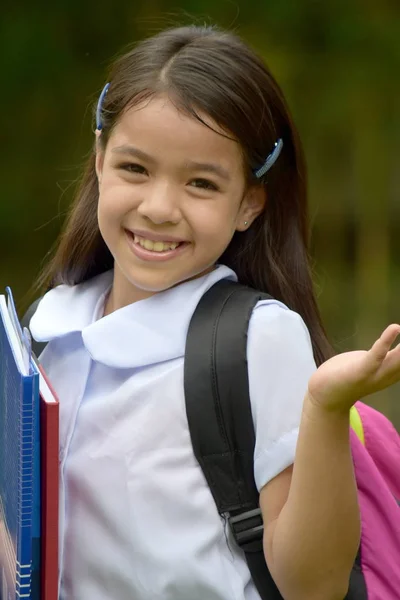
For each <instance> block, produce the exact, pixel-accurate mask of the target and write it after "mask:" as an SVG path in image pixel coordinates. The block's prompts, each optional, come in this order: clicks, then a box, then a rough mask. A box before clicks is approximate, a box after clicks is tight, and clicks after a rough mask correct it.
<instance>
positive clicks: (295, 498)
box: [31, 27, 400, 600]
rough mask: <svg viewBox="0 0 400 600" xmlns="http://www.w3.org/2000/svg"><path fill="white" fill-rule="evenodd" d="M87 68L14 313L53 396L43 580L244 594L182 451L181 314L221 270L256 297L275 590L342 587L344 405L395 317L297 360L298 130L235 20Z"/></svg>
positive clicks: (97, 587) (307, 281)
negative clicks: (75, 160) (75, 174)
mask: <svg viewBox="0 0 400 600" xmlns="http://www.w3.org/2000/svg"><path fill="white" fill-rule="evenodd" d="M108 81H109V84H107V86H106V87H105V88H104V90H103V93H102V94H101V97H100V100H99V103H98V108H97V129H96V141H95V151H94V153H93V155H92V156H91V157H90V159H89V161H88V164H87V167H86V170H85V173H84V176H83V179H82V183H81V186H80V189H79V191H78V194H77V197H76V201H75V204H74V206H73V208H72V211H71V214H70V217H69V220H68V223H67V226H66V229H65V231H64V233H63V235H62V237H61V240H60V243H59V246H58V249H57V251H56V254H55V256H54V259H53V260H52V262H51V263H50V265H49V266H48V268H47V269H46V271H45V273H44V276H43V280H42V281H43V282H47V283H48V284H50V288H51V289H50V291H48V293H47V294H46V295H45V296H44V298H43V299H42V301H41V302H40V304H39V307H38V310H37V312H36V314H35V315H34V317H33V319H32V321H31V331H32V334H33V337H34V338H35V339H36V340H37V341H46V342H49V344H48V345H47V347H46V349H45V350H44V352H43V354H42V356H41V362H42V363H43V365H44V368H45V369H46V370H47V372H48V374H49V376H50V378H51V381H52V383H53V385H54V387H55V389H56V391H57V392H58V395H59V397H60V404H61V415H60V465H61V489H60V493H61V510H60V536H61V553H60V598H61V599H62V600H67V599H68V600H73V599H74V600H110V599H111V598H113V599H118V600H131V599H132V598H135V600H154V599H155V598H160V599H163V600H168V599H171V600H232V599H235V600H244V599H246V600H255V599H257V598H259V596H258V594H257V592H256V589H255V587H254V584H253V582H252V581H251V578H250V574H249V571H248V569H247V565H246V562H245V560H244V558H243V555H242V553H241V551H240V550H239V549H237V548H236V547H234V546H232V545H230V544H229V543H228V541H227V539H226V536H225V529H224V524H223V523H222V522H221V520H220V518H219V515H218V513H217V511H216V508H215V505H214V502H213V499H212V496H211V494H210V491H209V489H208V487H207V484H206V482H205V479H204V477H203V474H202V472H201V470H200V467H199V465H198V464H197V462H196V460H195V458H194V455H193V451H192V447H191V443H190V436H189V431H188V424H187V419H186V414H185V403H184V396H183V359H184V348H185V338H186V333H187V329H188V324H189V321H190V318H191V316H192V314H193V312H194V310H195V307H196V305H197V303H198V301H199V299H200V298H201V297H202V295H203V294H204V293H205V292H206V290H207V289H209V288H210V287H211V286H212V285H213V284H214V283H215V282H217V281H219V280H221V279H224V278H226V279H233V280H236V279H238V280H239V281H240V282H242V283H245V284H247V285H250V286H252V287H254V288H257V289H259V290H262V291H268V292H269V293H270V294H271V295H272V296H273V297H274V298H276V300H269V301H263V302H260V303H259V304H258V305H257V307H256V308H255V310H254V311H253V314H252V317H251V320H250V328H249V337H248V371H249V385H250V394H251V402H252V412H253V418H254V424H255V430H256V450H255V456H254V470H255V477H256V481H257V486H258V488H259V490H260V503H261V508H262V513H263V518H264V523H265V539H264V548H265V556H266V560H267V563H268V566H269V569H270V571H271V574H272V576H273V578H274V580H275V582H276V584H277V586H278V587H279V590H280V591H281V594H282V596H283V597H284V598H285V599H286V600H292V599H294V600H302V599H307V600H313V599H318V600H320V599H323V600H330V599H332V600H333V599H339V598H343V597H344V596H345V594H346V591H347V587H348V581H349V574H350V570H351V567H352V564H353V561H354V558H355V555H356V552H357V547H358V543H359V536H360V525H359V516H358V505H357V491H356V485H355V480H354V475H353V467H352V460H351V454H350V449H349V434H348V431H349V424H348V415H349V408H350V406H351V405H352V404H353V403H354V402H355V400H356V399H357V398H359V397H360V396H362V395H366V394H369V393H371V392H373V391H375V390H376V389H379V388H382V387H385V386H387V385H389V384H391V383H393V382H394V381H395V380H396V379H399V378H400V356H399V352H398V351H397V350H392V351H389V349H390V345H391V343H392V342H393V341H394V339H395V338H396V336H397V334H398V332H399V330H400V328H399V326H396V325H393V326H391V327H390V328H389V329H388V330H386V332H385V333H384V334H383V336H382V337H381V338H380V339H379V340H378V341H377V342H376V344H375V345H374V346H373V348H372V349H371V350H370V351H369V352H359V353H351V354H349V355H342V356H339V357H336V358H334V359H332V360H330V361H328V362H327V363H325V364H324V365H323V366H322V367H321V368H320V369H318V370H317V371H315V369H316V365H315V363H316V364H317V365H320V364H321V363H322V362H323V361H324V360H325V359H327V358H328V357H329V356H330V348H329V344H328V342H327V340H326V337H325V334H324V331H323V328H322V325H321V320H320V316H319V314H318V310H317V305H316V300H315V296H314V293H313V289H312V283H311V277H310V268H309V262H308V253H307V240H308V223H307V206H306V177H305V168H304V161H303V155H302V151H301V146H300V142H299V138H298V135H297V132H296V129H295V127H294V125H293V122H292V119H291V117H290V115H289V112H288V109H287V107H286V104H285V101H284V98H283V96H282V92H281V91H280V89H279V87H278V85H277V84H276V82H275V81H274V79H273V78H272V76H271V74H270V73H269V71H268V70H267V68H266V67H265V65H264V64H263V62H262V61H261V60H260V59H259V58H258V57H257V56H255V55H254V54H253V52H252V51H251V50H250V49H249V48H247V47H246V46H245V45H244V44H243V43H242V42H241V41H240V40H239V39H238V38H237V37H235V36H234V35H232V34H229V33H224V32H220V31H217V30H215V29H213V28H207V27H204V28H203V27H200V28H198V27H187V28H180V29H173V30H168V31H165V32H163V33H160V34H158V35H156V36H155V37H153V38H151V39H148V40H146V41H144V42H142V43H140V44H139V45H138V46H137V47H136V48H135V49H134V50H132V51H131V52H129V53H128V54H126V55H125V56H123V57H122V58H120V59H119V60H118V61H117V62H116V63H115V64H114V66H113V68H112V70H111V73H110V77H109V79H108ZM314 361H315V362H314ZM293 463H294V464H295V466H294V467H293Z"/></svg>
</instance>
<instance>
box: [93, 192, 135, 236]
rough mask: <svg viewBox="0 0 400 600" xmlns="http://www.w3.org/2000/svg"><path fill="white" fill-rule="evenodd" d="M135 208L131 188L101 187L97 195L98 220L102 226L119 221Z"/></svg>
mask: <svg viewBox="0 0 400 600" xmlns="http://www.w3.org/2000/svg"><path fill="white" fill-rule="evenodd" d="M134 206H135V198H134V194H132V188H131V186H127V185H123V184H122V185H102V186H101V187H100V193H99V205H98V218H99V222H102V224H103V225H104V226H107V223H108V222H109V223H114V222H118V221H121V220H122V219H123V218H124V217H125V215H126V214H127V213H128V212H129V211H130V210H132V208H133V207H134Z"/></svg>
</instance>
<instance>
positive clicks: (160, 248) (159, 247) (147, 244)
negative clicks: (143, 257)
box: [134, 234, 179, 252]
mask: <svg viewBox="0 0 400 600" xmlns="http://www.w3.org/2000/svg"><path fill="white" fill-rule="evenodd" d="M134 242H135V244H140V246H142V248H146V250H152V251H153V252H165V251H166V250H175V248H177V247H178V246H179V242H153V240H147V239H145V238H142V237H140V236H139V235H136V234H134Z"/></svg>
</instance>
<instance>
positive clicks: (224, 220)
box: [188, 198, 240, 241]
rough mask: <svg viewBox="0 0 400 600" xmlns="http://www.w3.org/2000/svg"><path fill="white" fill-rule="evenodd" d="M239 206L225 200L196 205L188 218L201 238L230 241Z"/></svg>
mask: <svg viewBox="0 0 400 600" xmlns="http://www.w3.org/2000/svg"><path fill="white" fill-rule="evenodd" d="M239 204H240V203H239V202H238V201H236V200H230V199H225V198H223V199H222V198H221V199H219V200H217V201H216V202H214V203H208V202H207V201H206V202H204V203H198V204H197V205H196V206H193V208H192V210H191V215H190V216H189V215H188V218H189V220H191V222H192V224H193V226H194V228H195V229H196V230H197V232H198V234H199V235H201V236H202V237H204V238H209V239H210V241H211V240H212V239H216V238H217V239H220V240H221V241H223V240H226V239H230V238H231V237H232V235H233V233H234V231H235V228H236V220H237V214H238V210H239Z"/></svg>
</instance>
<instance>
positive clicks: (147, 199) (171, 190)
mask: <svg viewBox="0 0 400 600" xmlns="http://www.w3.org/2000/svg"><path fill="white" fill-rule="evenodd" d="M137 211H138V213H139V214H140V215H141V216H142V217H144V218H147V219H149V220H150V221H152V222H153V223H155V224H156V225H161V224H162V223H174V224H177V223H179V221H180V220H181V211H180V207H179V190H178V189H177V188H176V186H174V185H172V184H170V183H169V182H167V181H160V182H158V183H157V182H154V183H152V184H151V185H148V186H146V190H145V191H144V193H143V199H142V201H141V203H140V204H139V207H138V209H137Z"/></svg>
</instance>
